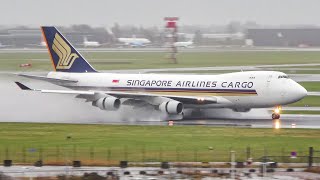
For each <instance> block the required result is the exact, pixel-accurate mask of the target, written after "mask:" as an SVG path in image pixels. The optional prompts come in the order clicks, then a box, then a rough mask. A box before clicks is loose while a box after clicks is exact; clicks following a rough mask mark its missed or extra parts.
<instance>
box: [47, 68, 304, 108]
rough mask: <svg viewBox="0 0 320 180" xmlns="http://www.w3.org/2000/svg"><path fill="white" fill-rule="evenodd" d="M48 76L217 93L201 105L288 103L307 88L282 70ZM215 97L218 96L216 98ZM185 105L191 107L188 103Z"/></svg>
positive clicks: (103, 85) (111, 86) (109, 85)
mask: <svg viewBox="0 0 320 180" xmlns="http://www.w3.org/2000/svg"><path fill="white" fill-rule="evenodd" d="M48 77H50V78H63V79H71V80H77V81H78V82H77V83H69V84H68V83H67V84H60V85H62V86H65V87H68V88H71V89H78V90H84V89H85V90H104V91H110V90H113V91H124V92H141V93H148V94H156V95H159V96H161V95H173V96H183V97H186V96H192V97H199V98H201V97H218V102H219V101H220V100H221V101H228V103H225V102H224V103H221V104H223V105H222V106H221V105H220V106H219V103H217V104H207V105H199V106H201V107H203V108H215V107H226V108H234V109H246V108H265V107H274V106H279V105H285V104H290V103H293V102H296V101H299V100H300V99H302V98H303V97H305V96H306V94H307V91H306V90H305V89H304V88H303V87H302V86H301V85H299V84H298V83H296V82H295V81H293V80H292V79H290V78H288V77H287V76H286V75H285V74H284V73H282V72H275V71H247V72H236V73H227V74H221V75H176V74H170V75H164V74H113V73H62V72H50V73H49V74H48ZM219 97H220V98H221V99H219ZM185 107H194V106H193V105H192V104H189V105H185Z"/></svg>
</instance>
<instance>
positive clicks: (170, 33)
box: [164, 17, 179, 64]
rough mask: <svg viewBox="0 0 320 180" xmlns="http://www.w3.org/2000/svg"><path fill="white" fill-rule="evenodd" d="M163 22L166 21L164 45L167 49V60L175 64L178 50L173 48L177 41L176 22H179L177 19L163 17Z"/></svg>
mask: <svg viewBox="0 0 320 180" xmlns="http://www.w3.org/2000/svg"><path fill="white" fill-rule="evenodd" d="M164 20H165V21H166V44H167V45H168V47H169V51H168V58H169V59H170V60H171V62H173V63H174V64H177V63H178V61H177V53H178V49H177V47H176V46H175V43H176V42H177V41H178V34H177V33H178V26H177V21H178V20H179V18H178V17H165V18H164Z"/></svg>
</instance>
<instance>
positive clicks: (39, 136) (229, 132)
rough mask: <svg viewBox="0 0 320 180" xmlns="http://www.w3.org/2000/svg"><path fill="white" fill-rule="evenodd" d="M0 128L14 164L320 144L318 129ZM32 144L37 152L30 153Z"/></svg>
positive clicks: (197, 157)
mask: <svg viewBox="0 0 320 180" xmlns="http://www.w3.org/2000/svg"><path fill="white" fill-rule="evenodd" d="M0 127H1V129H2V131H0V150H1V151H0V159H4V158H12V159H14V162H33V161H35V160H37V159H38V158H39V156H41V157H42V158H43V160H44V161H45V162H59V161H64V160H65V158H68V159H80V160H82V161H99V162H106V161H117V160H124V159H125V160H129V161H143V160H144V161H229V152H230V150H235V151H236V153H237V160H239V161H240V160H245V159H246V158H247V157H246V155H247V152H246V150H247V147H250V150H251V155H250V156H251V157H253V158H254V159H255V160H256V159H258V158H260V157H261V156H263V154H264V153H267V154H268V155H289V152H290V151H297V152H298V154H299V155H303V154H306V153H307V151H308V149H307V148H308V147H309V146H314V147H318V146H319V143H320V138H319V133H320V130H317V129H250V128H217V127H205V126H174V127H168V126H124V125H122V126H116V125H75V124H33V123H0ZM67 136H70V137H71V138H70V139H69V140H68V139H67V138H66V137H67ZM209 147H212V148H209ZM30 148H35V149H37V151H36V152H30V151H29V149H30ZM39 149H42V151H41V152H42V153H39ZM210 149H211V150H210ZM66 156H68V157H66ZM282 160H283V161H290V160H289V159H282ZM278 161H281V160H278ZM292 161H302V159H297V160H292Z"/></svg>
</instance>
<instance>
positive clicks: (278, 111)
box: [274, 106, 281, 114]
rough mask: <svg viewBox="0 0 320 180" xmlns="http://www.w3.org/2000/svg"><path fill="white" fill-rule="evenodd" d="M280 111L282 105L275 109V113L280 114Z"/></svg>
mask: <svg viewBox="0 0 320 180" xmlns="http://www.w3.org/2000/svg"><path fill="white" fill-rule="evenodd" d="M280 111H281V107H280V106H278V107H277V108H275V109H274V113H276V114H280Z"/></svg>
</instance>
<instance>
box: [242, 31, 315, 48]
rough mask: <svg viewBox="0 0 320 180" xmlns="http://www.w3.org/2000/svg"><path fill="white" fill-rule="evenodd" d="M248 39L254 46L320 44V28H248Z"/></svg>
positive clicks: (309, 45)
mask: <svg viewBox="0 0 320 180" xmlns="http://www.w3.org/2000/svg"><path fill="white" fill-rule="evenodd" d="M247 39H250V40H252V43H253V45H254V46H280V47H281V46H283V47H312V46H320V28H291V29H281V28H280V29H248V32H247Z"/></svg>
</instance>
